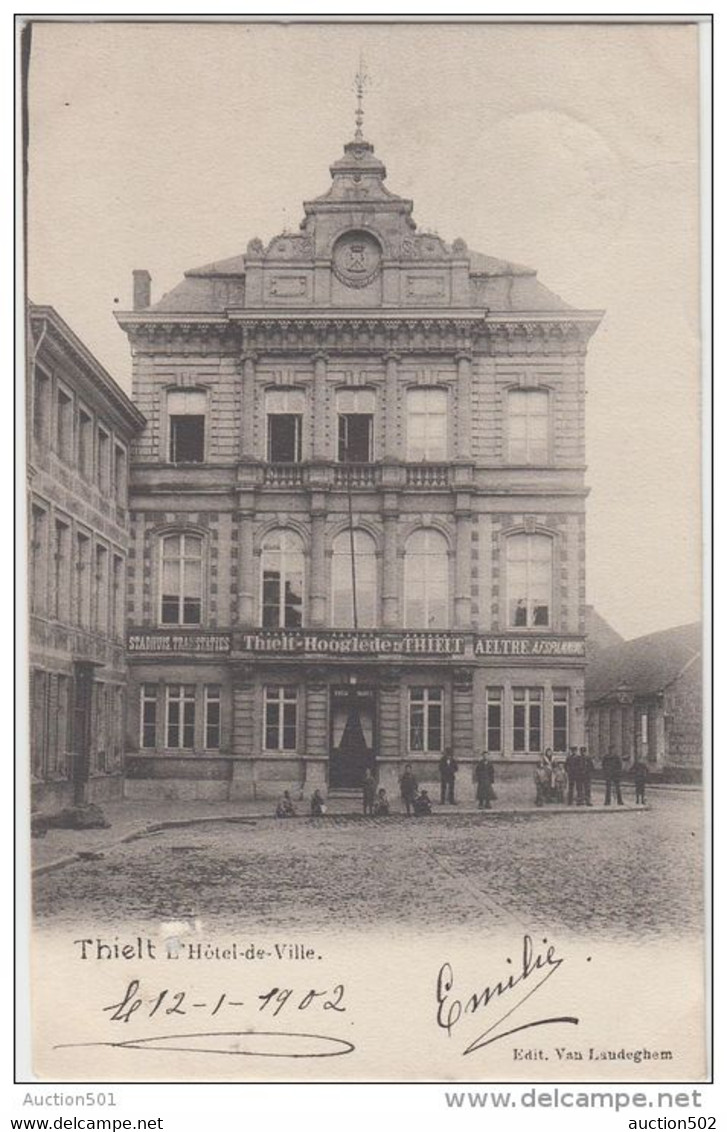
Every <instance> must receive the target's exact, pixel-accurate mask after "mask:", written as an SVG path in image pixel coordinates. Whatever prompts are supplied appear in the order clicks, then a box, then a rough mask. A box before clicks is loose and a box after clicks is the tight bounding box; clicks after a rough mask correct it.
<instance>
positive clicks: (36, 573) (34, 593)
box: [29, 504, 48, 613]
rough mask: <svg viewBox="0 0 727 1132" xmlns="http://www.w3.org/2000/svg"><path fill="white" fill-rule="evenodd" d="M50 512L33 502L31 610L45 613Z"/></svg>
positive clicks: (31, 522)
mask: <svg viewBox="0 0 727 1132" xmlns="http://www.w3.org/2000/svg"><path fill="white" fill-rule="evenodd" d="M47 540H48V512H47V511H45V510H44V509H43V508H42V507H38V506H37V505H36V504H33V507H32V510H31V517H30V578H29V583H30V595H29V596H30V610H31V613H45V611H46V601H47V594H46V590H47V588H48V587H47V581H48V576H47V564H48V547H47Z"/></svg>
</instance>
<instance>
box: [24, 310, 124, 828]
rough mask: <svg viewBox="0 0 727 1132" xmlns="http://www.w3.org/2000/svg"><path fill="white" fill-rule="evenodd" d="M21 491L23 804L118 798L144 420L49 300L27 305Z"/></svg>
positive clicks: (58, 804) (41, 805) (45, 806)
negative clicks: (24, 498)
mask: <svg viewBox="0 0 727 1132" xmlns="http://www.w3.org/2000/svg"><path fill="white" fill-rule="evenodd" d="M27 359H28V381H27V399H28V405H27V410H28V411H27V420H28V434H27V453H28V462H27V493H28V503H27V507H28V511H27V514H28V534H29V543H30V545H29V548H28V594H29V606H30V609H29V613H30V621H29V656H30V746H31V783H32V805H33V808H34V809H36V810H42V809H57V808H59V807H62V806H64V805H67V804H72V803H73V802H81V801H99V800H103V799H106V798H110V797H120V796H121V792H122V784H123V759H124V722H123V721H124V714H125V683H126V662H125V626H126V607H125V601H126V599H125V588H126V566H127V550H128V510H127V480H128V466H129V449H130V445H131V440H132V437H133V436H134V434H135V433H137V432H138V431H139V430H140V429H141V428H142V426H143V424H144V418H143V417H142V415H141V413H139V411H138V410H137V409H136V408H134V406H133V405H132V403H131V402H130V401H129V399H128V397H126V396H125V394H124V393H123V392H122V390H121V389H120V388H119V386H118V385H117V384H116V382H115V381H114V380H113V378H112V377H111V376H110V374H108V373H107V372H106V370H105V369H104V368H103V366H101V365H100V364H99V362H98V361H97V360H96V358H95V357H94V356H93V354H92V353H91V352H90V351H89V350H88V349H87V348H86V346H85V345H84V344H83V342H81V341H80V339H79V338H77V337H76V335H75V334H74V333H73V331H72V330H71V328H70V327H69V326H68V325H67V324H66V323H65V322H64V321H63V319H62V318H61V317H60V315H59V314H58V313H57V311H55V310H54V309H53V308H52V307H47V306H34V305H33V304H30V305H29V309H28V335H27Z"/></svg>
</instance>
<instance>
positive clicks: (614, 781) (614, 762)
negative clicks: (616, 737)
mask: <svg viewBox="0 0 727 1132" xmlns="http://www.w3.org/2000/svg"><path fill="white" fill-rule="evenodd" d="M595 769H596V768H595V765H594V762H593V759H592V758H591V756H590V755H589V753H588V750H587V748H586V747H580V748H579V747H571V749H570V750H569V752H568V754H567V755H566V757H565V759H558V760H556V758H555V757H554V755H553V752H552V751H551V749H550V748H548V749H547V750H546V752H545V754H544V755H543V756H542V758H541V760H540V762H539V763H538V765H537V767H536V768H535V775H534V777H535V805H536V806H542V805H544V804H545V803H547V802H555V803H559V804H561V805H563V804H564V803H566V802H567V804H568V805H569V806H572V805H573V804H574V802H575V805H577V806H592V805H593V798H592V792H591V787H592V783H593V775H594V773H595ZM601 769H602V771H603V778H604V783H605V787H606V792H605V795H604V799H603V804H604V806H610V805H611V798H612V797H615V799H616V804H617V805H619V806H623V804H624V800H623V795H622V793H621V781H622V777H623V763H622V761H621V758H620V756H619V755H618V754H616V751H615V749H614V748H613V747H611V749H610V750H609V752H608V754H607V755H604V756H603V759H602V760H601ZM631 774H632V775H633V779H634V787H635V801H636V805H637V806H639V805H641V806H645V805H646V779H647V774H648V772H647V768H646V763H644V762H643V761H642V760H640V759H635V760H634V763H633V766H632V767H631Z"/></svg>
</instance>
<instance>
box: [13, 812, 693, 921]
mask: <svg viewBox="0 0 727 1132" xmlns="http://www.w3.org/2000/svg"><path fill="white" fill-rule="evenodd" d="M650 803H651V804H650V808H649V809H648V810H645V811H641V812H634V811H619V810H617V809H614V810H613V811H611V812H604V810H603V808H602V807H598V806H597V807H594V809H593V810H590V811H582V812H573V811H572V812H569V813H549V812H533V813H530V814H522V813H521V814H512V813H500V814H496V813H495V814H492V815H486V816H485V815H480V814H472V813H470V814H464V813H463V814H451V813H447V815H446V816H443V815H436V814H435V815H434V816H433V817H431V818H424V819H421V820H416V819H414V818H411V819H407V818H405V817H403V816H398V815H395V816H392V817H390V818H384V819H371V818H369V819H364V818H362V817H359V816H358V815H353V814H352V815H350V816H349V815H341V816H327V817H325V818H322V819H308V818H301V819H297V820H292V821H276V820H275V819H274V818H269V819H268V818H264V819H259V820H257V821H256V822H255V823H254V824H242V823H233V822H232V821H230V822H220V823H217V822H215V823H212V824H205V825H201V824H200V825H190V826H186V827H183V828H176V829H165V830H163V831H160V832H157V833H154V834H149V835H146V836H143V837H140V838H139V839H138V840H134V841H132V842H129V843H126V844H117V845H115V846H112V847H110V848H108V849H106V850H104V852H103V856H101V857H99V858H98V859H90V860H79V861H77V862H75V863H73V864H70V865H67V866H66V867H65V868H62V869H58V870H56V871H53V872H49V873H47V874H45V875H43V876H39V877H37V878H36V881H35V885H34V903H35V913H36V916H37V917H38V923H39V924H40V925H41V926H44V927H62V928H64V929H67V928H68V927H71V926H73V927H76V926H80V925H83V924H87V925H93V926H97V927H99V928H100V927H101V926H105V927H106V928H108V927H109V926H110V925H113V926H115V927H116V928H117V929H118V928H119V927H120V925H121V924H122V923H123V924H129V923H132V924H134V925H136V926H138V927H139V929H140V930H141V929H142V928H144V930H155V929H158V927H159V925H160V923H161V922H164V921H170V920H183V921H187V922H189V923H190V924H191V922H192V921H193V920H194V919H195V918H198V919H199V920H201V921H202V923H203V925H204V928H205V930H206V931H208V932H209V931H212V930H215V931H228V932H229V931H231V930H232V931H236V932H239V931H242V930H245V931H247V930H252V929H275V930H280V929H284V930H286V931H290V930H293V929H301V930H304V929H308V930H314V929H315V930H320V931H336V930H346V931H350V930H353V931H359V930H365V929H373V928H376V929H379V930H380V929H381V928H385V929H386V930H387V931H391V932H405V931H408V930H410V929H411V927H412V926H414V925H419V926H422V927H426V929H427V930H428V931H437V930H445V929H450V928H452V927H453V926H455V927H456V926H460V925H461V926H462V927H466V928H468V929H471V930H476V931H482V930H496V929H498V928H500V927H503V928H506V927H508V928H509V927H519V928H526V929H527V930H534V931H537V930H539V928H540V927H542V928H543V929H547V930H548V931H554V930H556V929H558V930H559V931H561V932H563V933H577V934H588V935H592V936H606V937H612V938H619V939H624V940H625V939H629V940H632V941H633V940H638V939H646V938H649V937H651V938H653V937H655V936H657V935H659V934H662V933H666V934H669V935H697V934H700V933H701V931H702V915H703V870H702V842H703V835H702V827H703V815H702V796H701V794H700V793H698V792H676V791H675V792H666V791H664V792H659V793H658V794H657V793H656V792H654V793H653V794H652V797H651V799H650Z"/></svg>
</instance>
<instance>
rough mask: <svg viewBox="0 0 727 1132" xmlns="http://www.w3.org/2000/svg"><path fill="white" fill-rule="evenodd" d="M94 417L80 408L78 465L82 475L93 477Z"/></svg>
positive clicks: (87, 477)
mask: <svg viewBox="0 0 727 1132" xmlns="http://www.w3.org/2000/svg"><path fill="white" fill-rule="evenodd" d="M93 466H94V464H93V419H92V417H91V416H90V415H89V414H88V413H87V412H85V410H83V409H79V410H78V467H79V470H80V472H81V475H83V476H85V477H86V479H89V480H90V479H91V476H92V474H93Z"/></svg>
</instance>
